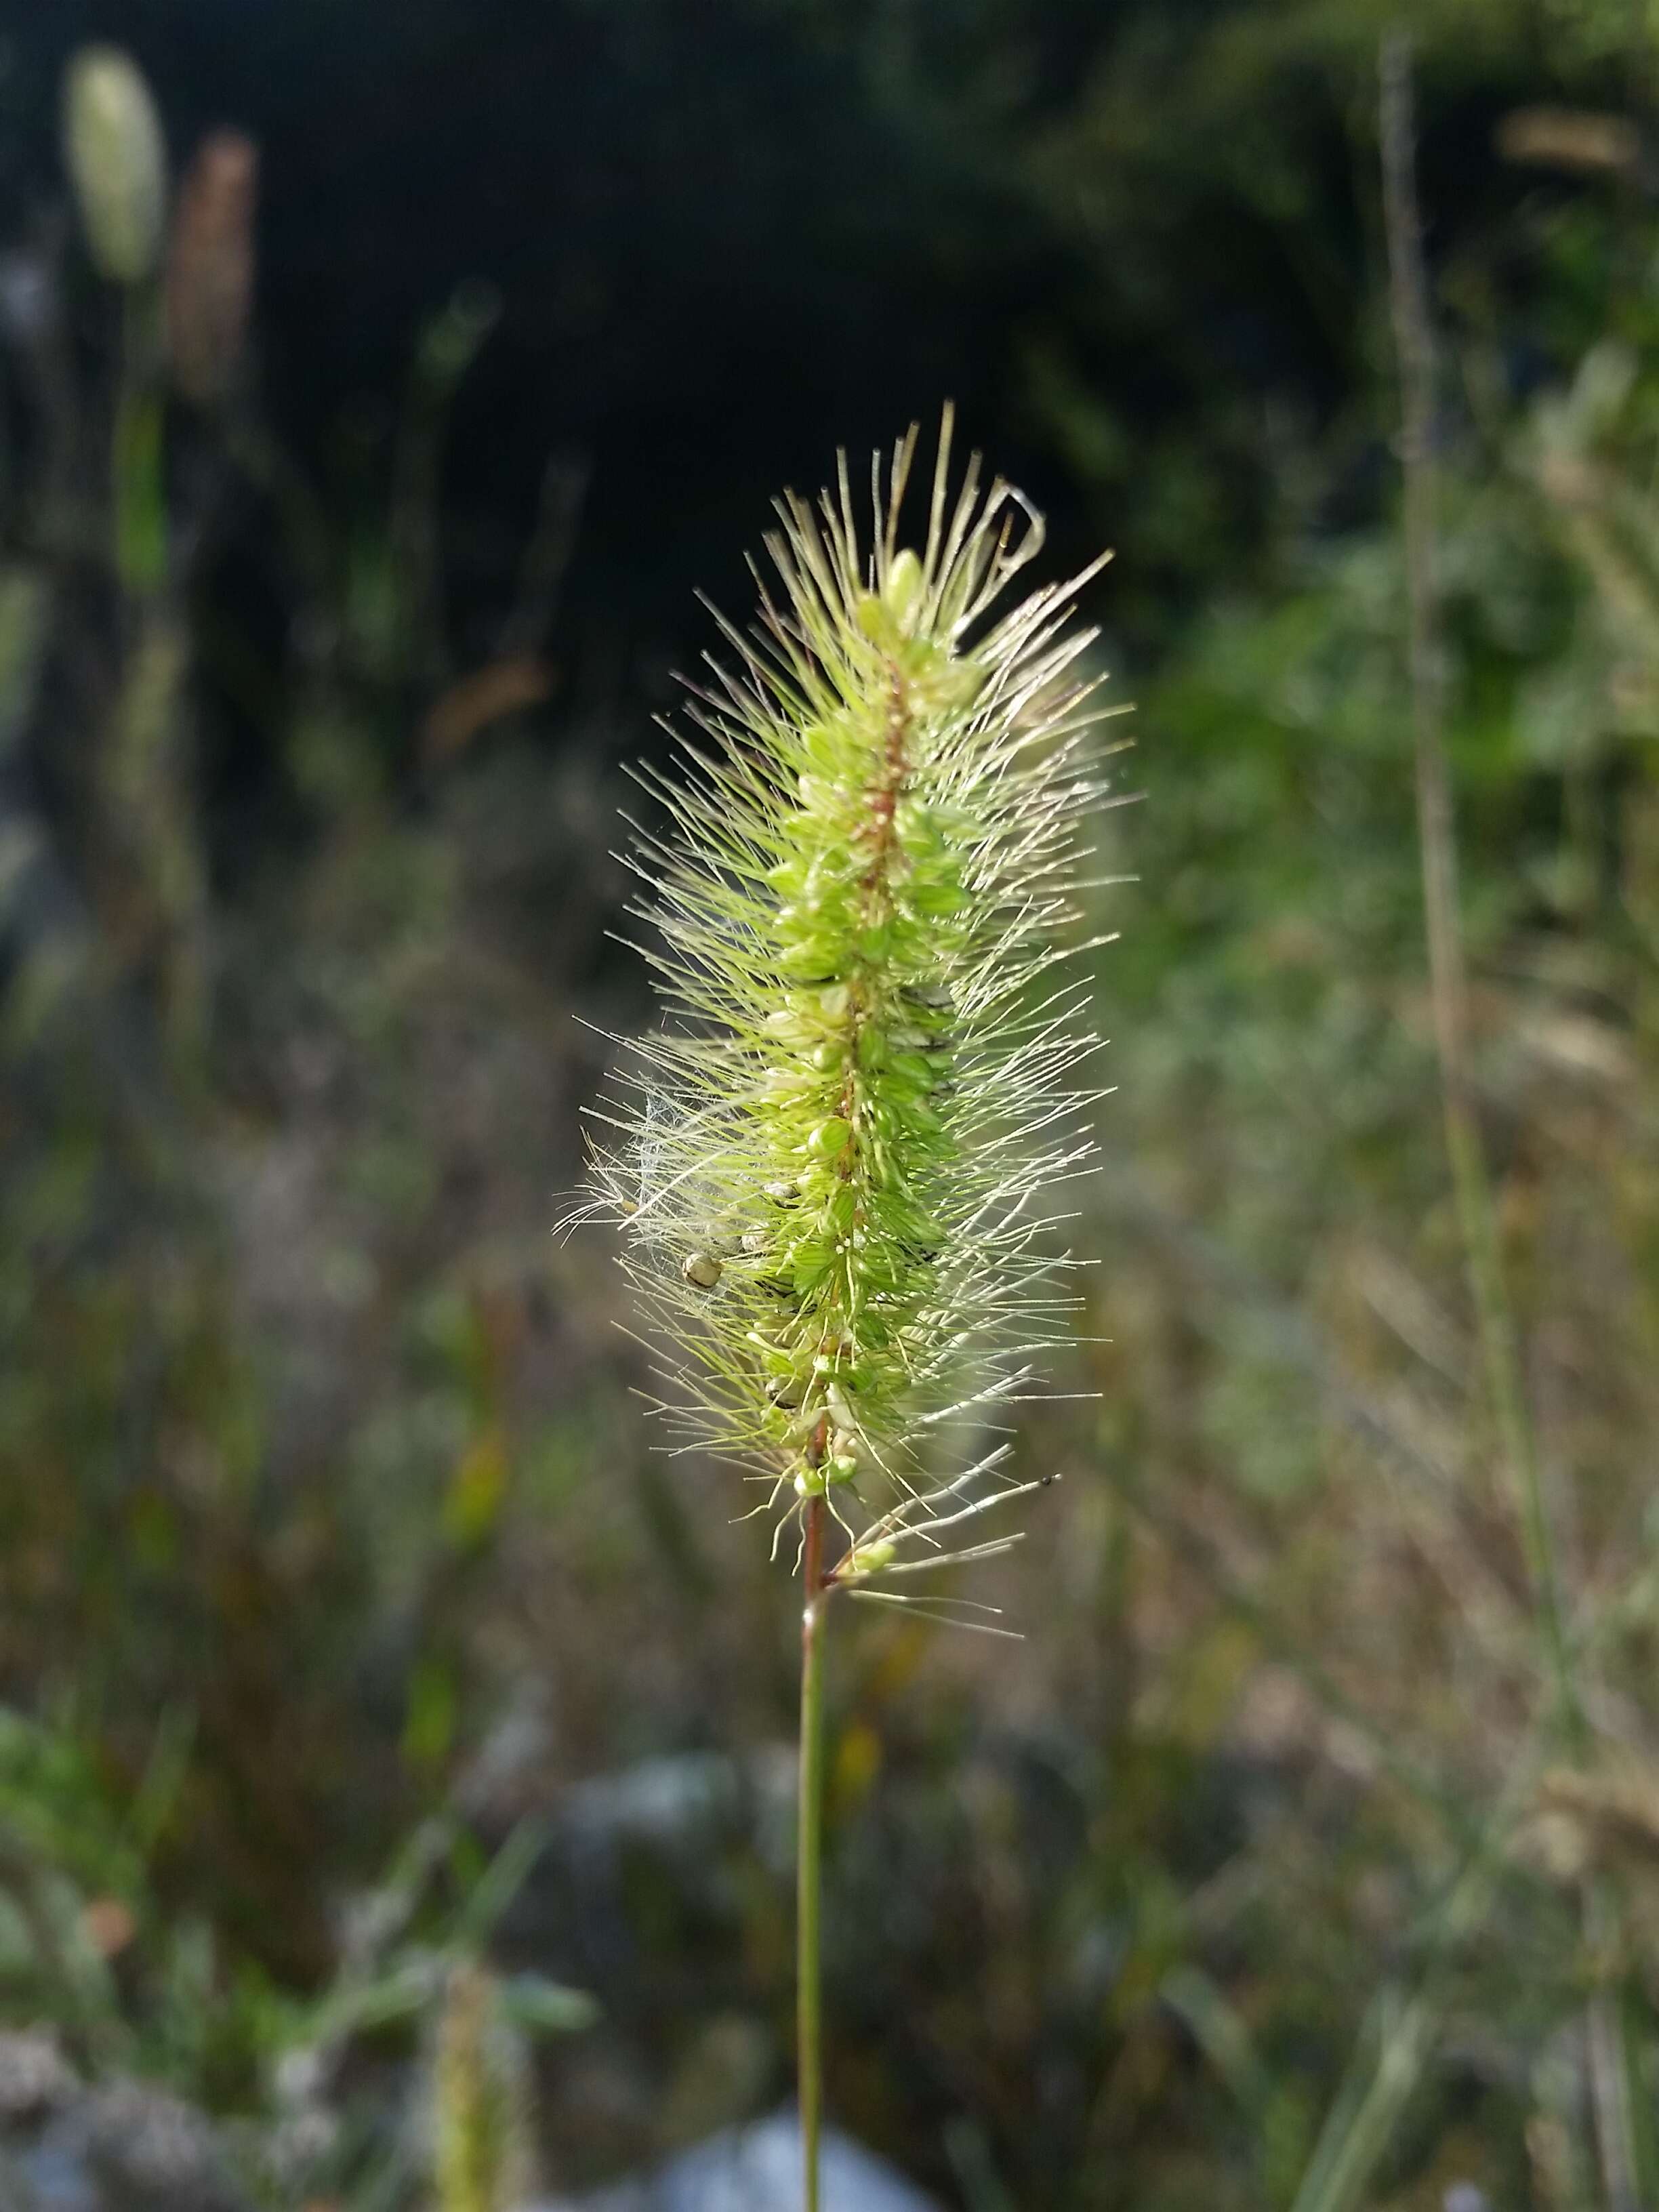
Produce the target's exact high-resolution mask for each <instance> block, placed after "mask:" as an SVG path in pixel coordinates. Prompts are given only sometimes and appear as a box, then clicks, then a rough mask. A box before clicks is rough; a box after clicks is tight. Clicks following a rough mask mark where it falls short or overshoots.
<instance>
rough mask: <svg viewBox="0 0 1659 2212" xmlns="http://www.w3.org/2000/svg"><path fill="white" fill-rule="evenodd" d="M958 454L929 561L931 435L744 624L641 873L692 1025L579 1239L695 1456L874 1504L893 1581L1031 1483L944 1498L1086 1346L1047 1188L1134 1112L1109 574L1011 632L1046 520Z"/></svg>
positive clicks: (995, 1468)
mask: <svg viewBox="0 0 1659 2212" xmlns="http://www.w3.org/2000/svg"><path fill="white" fill-rule="evenodd" d="M950 435H951V418H950V416H949V413H948V411H947V414H946V416H945V426H944V433H943V435H942V438H941V441H940V452H939V463H938V466H937V469H936V471H935V475H934V479H933V491H932V498H931V501H930V504H929V507H928V511H927V517H926V536H925V539H924V540H923V550H921V552H920V553H918V552H917V551H915V550H912V548H910V547H908V546H905V545H902V544H901V542H900V535H899V532H900V515H901V508H902V502H903V499H904V494H905V489H906V483H907V479H908V475H909V472H910V468H911V464H912V459H913V456H914V453H915V441H916V434H915V430H914V429H913V430H912V431H911V433H910V434H909V435H908V437H906V438H905V439H904V440H903V441H902V442H901V443H900V445H899V446H898V447H896V450H895V452H894V454H893V456H892V459H891V462H890V467H889V468H888V469H887V470H886V471H884V470H883V467H882V465H881V462H880V459H879V457H878V460H877V462H876V465H875V467H874V471H873V477H872V497H873V504H874V529H873V544H871V545H869V546H868V547H867V548H866V546H864V545H861V544H860V538H859V528H858V524H857V521H856V520H855V516H854V501H853V498H852V495H851V490H850V486H849V483H848V476H847V471H846V467H845V464H844V462H843V464H842V468H841V471H840V475H839V481H838V483H837V486H836V489H835V491H834V492H833V493H826V494H824V495H823V497H822V498H821V499H820V501H818V502H817V506H816V507H813V506H811V505H809V504H808V503H807V502H806V501H803V500H801V499H799V498H797V497H795V496H794V495H789V496H788V497H787V498H786V499H785V500H784V501H781V503H780V507H779V514H780V517H781V530H780V531H779V532H776V533H775V534H774V535H773V536H772V537H770V538H768V540H767V550H768V552H769V556H770V557H771V560H772V562H773V564H774V567H775V570H776V573H777V576H778V579H779V586H776V587H774V588H772V589H769V588H768V587H767V586H765V585H763V586H762V595H761V612H760V620H759V623H757V627H756V628H755V629H754V631H753V632H752V633H751V634H750V635H749V636H747V637H745V636H744V635H741V634H739V633H738V631H737V630H735V629H732V627H731V626H730V625H728V624H726V623H721V629H722V632H723V635H724V636H725V639H726V643H727V645H728V647H730V648H731V649H732V652H733V653H734V654H735V655H736V657H737V658H736V662H735V665H732V666H730V667H727V666H724V665H720V663H718V662H715V661H712V660H711V662H710V664H709V665H710V668H711V670H712V677H711V678H710V680H709V681H708V684H707V686H706V688H703V689H702V690H698V691H697V692H696V708H695V710H694V716H693V719H694V720H695V721H696V724H697V725H698V726H699V730H700V732H701V733H702V734H701V736H700V737H699V736H696V735H691V736H687V737H685V738H683V740H682V746H683V755H684V759H683V764H682V769H681V771H680V772H679V773H678V774H677V775H656V774H654V773H652V772H649V771H646V772H643V773H642V775H641V781H643V782H644V783H645V784H646V785H647V787H650V788H652V789H653V790H654V792H655V793H656V795H657V796H658V797H659V799H661V800H662V801H663V802H664V803H665V806H666V808H667V811H668V813H669V815H670V817H671V825H672V826H671V829H670V830H669V832H668V833H667V834H666V835H665V836H660V837H659V836H653V835H650V834H647V833H646V832H644V831H641V832H640V833H639V838H638V844H637V848H636V852H635V867H636V870H637V872H638V873H639V874H640V875H641V878H643V880H644V881H645V882H646V884H647V885H648V887H649V896H648V898H647V901H646V902H644V904H643V905H642V906H641V908H639V909H638V911H640V912H641V914H642V915H644V917H645V918H646V919H647V920H648V921H650V922H651V923H652V924H653V926H654V928H655V930H656V932H657V933H658V935H659V945H658V946H657V947H656V948H655V949H650V950H647V951H645V957H646V958H647V960H648V961H649V962H650V963H651V964H652V966H653V969H654V970H655V972H656V976H657V980H658V982H659V990H660V994H661V996H662V998H663V1000H664V1001H665V1017H666V1018H665V1025H664V1027H663V1029H662V1030H661V1031H660V1032H659V1034H657V1035H656V1036H652V1037H649V1038H647V1039H646V1040H644V1041H642V1042H637V1043H635V1044H634V1045H632V1046H631V1047H630V1048H629V1051H630V1065H629V1067H628V1069H627V1070H626V1071H625V1072H624V1073H623V1076H622V1078H621V1081H622V1083H623V1085H624V1089H623V1091H622V1093H621V1094H620V1095H619V1096H618V1097H616V1098H614V1099H612V1100H611V1101H609V1102H607V1105H606V1107H605V1109H603V1110H601V1111H600V1112H599V1115H598V1119H599V1122H600V1124H601V1125H602V1126H604V1127H608V1128H609V1129H610V1130H611V1133H612V1136H611V1139H608V1140H604V1141H601V1142H599V1144H597V1145H596V1146H595V1148H594V1159H593V1165H592V1175H593V1182H594V1185H595V1191H596V1194H595V1196H594V1198H593V1200H592V1202H591V1203H590V1204H589V1205H588V1206H585V1207H583V1208H581V1209H580V1211H579V1212H578V1214H576V1215H574V1216H573V1217H572V1218H573V1220H574V1219H578V1218H583V1217H584V1216H585V1215H601V1216H607V1217H610V1218H614V1219H616V1220H617V1221H618V1222H620V1223H621V1225H623V1232H624V1252H623V1266H624V1267H625V1268H626V1270H627V1272H628V1273H629V1276H630V1277H631V1279H632V1280H633V1282H634V1285H635V1289H636V1292H637V1295H638V1299H639V1303H640V1306H641V1310H642V1313H643V1316H644V1318H645V1320H646V1322H647V1327H648V1329H649V1332H650V1335H651V1339H652V1340H653V1343H654V1344H655V1345H656V1346H658V1347H659V1348H660V1350H661V1352H662V1354H663V1360H664V1369H665V1375H666V1377H667V1379H668V1388H667V1389H666V1391H665V1395H664V1397H663V1400H662V1401H661V1405H660V1407H659V1410H660V1412H661V1413H662V1414H663V1415H664V1417H665V1419H666V1420H667V1421H668V1422H669V1423H670V1425H671V1427H672V1428H673V1430H674V1431H675V1435H676V1441H677V1443H681V1444H683V1445H684V1447H686V1448H688V1449H693V1448H700V1449H712V1450H714V1452H716V1453H718V1454H721V1455H726V1456H729V1457H732V1458H735V1459H736V1460H738V1462H741V1463H742V1464H743V1465H744V1468H745V1469H746V1470H747V1471H748V1472H750V1474H754V1475H756V1476H757V1477H758V1478H759V1479H760V1480H763V1481H764V1482H765V1483H766V1484H767V1486H768V1488H769V1500H770V1502H774V1503H775V1502H776V1500H777V1499H778V1498H780V1497H784V1496H787V1497H788V1499H789V1503H790V1504H791V1506H792V1507H793V1506H794V1505H795V1504H796V1503H797V1501H799V1500H800V1499H805V1498H812V1497H818V1496H823V1497H826V1498H827V1500H828V1502H829V1505H830V1507H831V1509H832V1510H834V1511H835V1512H836V1516H837V1517H838V1518H840V1519H841V1520H842V1522H843V1523H844V1524H845V1525H846V1526H847V1527H848V1530H849V1533H850V1532H851V1531H852V1529H853V1526H854V1524H853V1522H852V1521H851V1520H850V1519H849V1518H848V1515H849V1512H858V1513H859V1514H860V1519H861V1521H862V1522H864V1523H866V1524H867V1525H865V1527H864V1533H863V1535H862V1538H861V1540H860V1547H859V1549H858V1550H856V1551H854V1552H852V1553H848V1555H847V1557H846V1558H845V1559H843V1561H842V1570H841V1573H842V1579H843V1580H848V1581H857V1582H859V1583H864V1582H866V1581H867V1579H868V1577H869V1576H870V1575H872V1573H875V1572H877V1571H883V1572H896V1571H903V1568H904V1564H905V1563H904V1562H903V1560H902V1558H899V1557H896V1553H898V1550H899V1547H902V1544H903V1542H904V1541H905V1540H906V1539H907V1538H908V1537H912V1536H922V1535H923V1534H924V1532H925V1531H927V1532H931V1531H932V1530H933V1529H936V1528H938V1527H939V1526H940V1525H942V1523H943V1521H944V1519H945V1518H946V1517H948V1518H949V1519H951V1520H956V1519H958V1518H961V1517H963V1516H966V1515H967V1514H969V1513H970V1512H973V1511H976V1510H979V1506H980V1504H984V1503H989V1502H991V1495H990V1493H992V1492H996V1491H998V1490H1001V1491H1002V1492H1005V1493H1006V1491H1007V1490H1008V1489H1009V1488H1011V1487H1013V1485H1012V1479H1011V1478H1010V1477H1009V1476H1007V1475H1006V1474H1004V1473H1002V1472H1001V1468H1002V1464H1003V1461H1004V1459H1005V1458H1006V1448H1004V1449H995V1450H993V1451H992V1452H990V1453H989V1454H988V1455H987V1456H985V1457H983V1458H981V1459H980V1460H978V1461H977V1462H975V1463H974V1464H972V1465H971V1466H969V1467H966V1468H961V1469H960V1471H959V1472H957V1474H955V1475H954V1476H953V1477H951V1479H949V1480H946V1481H945V1483H944V1485H943V1486H942V1487H936V1488H934V1489H933V1490H932V1491H928V1490H927V1488H926V1487H925V1478H926V1477H927V1470H928V1467H929V1463H930V1461H931V1460H932V1457H933V1454H932V1451H931V1449H930V1442H929V1440H930V1438H933V1437H936V1436H938V1435H939V1433H940V1432H941V1431H942V1430H943V1429H944V1428H945V1426H946V1425H947V1424H949V1423H950V1422H951V1419H953V1417H954V1416H957V1415H958V1414H962V1415H968V1414H970V1413H972V1412H973V1411H974V1409H975V1408H981V1407H993V1406H994V1405H996V1404H998V1403H1001V1402H1006V1401H1008V1400H1010V1399H1012V1398H1015V1397H1018V1396H1019V1395H1022V1394H1023V1393H1024V1389H1026V1388H1027V1387H1028V1386H1029V1385H1030V1383H1031V1382H1032V1381H1033V1379H1034V1378H1035V1376H1036V1374H1037V1372H1038V1370H1039V1366H1040V1364H1041V1360H1042V1353H1043V1352H1044V1351H1045V1350H1046V1349H1047V1348H1048V1347H1049V1346H1051V1344H1052V1343H1053V1342H1054V1332H1055V1330H1056V1328H1060V1327H1061V1326H1062V1323H1063V1316H1064V1312H1065V1310H1066V1308H1067V1307H1068V1306H1069V1305H1070V1304H1072V1303H1073V1301H1072V1300H1071V1299H1070V1298H1069V1297H1067V1296H1066V1294H1065V1291H1064V1287H1063V1284H1062V1283H1061V1281H1060V1279H1059V1278H1060V1273H1061V1272H1062V1271H1063V1269H1064V1267H1066V1265H1067V1264H1068V1263H1067V1262H1066V1261H1065V1260H1064V1259H1057V1258H1056V1257H1055V1256H1054V1255H1053V1253H1052V1251H1051V1249H1050V1246H1049V1242H1048V1237H1047V1236H1046V1234H1045V1232H1046V1231H1047V1229H1048V1225H1049V1223H1050V1219H1051V1209H1050V1207H1049V1206H1047V1205H1045V1203H1044V1200H1043V1196H1042V1194H1043V1193H1044V1192H1045V1191H1051V1190H1052V1189H1053V1188H1054V1186H1055V1185H1056V1184H1058V1183H1060V1182H1064V1181H1065V1180H1066V1178H1067V1177H1069V1176H1073V1175H1075V1174H1076V1173H1077V1172H1078V1171H1079V1170H1080V1168H1081V1167H1082V1166H1083V1164H1085V1160H1086V1158H1087V1157H1088V1153H1089V1150H1090V1147H1089V1145H1088V1142H1087V1139H1086V1135H1085V1133H1083V1132H1082V1131H1081V1128H1080V1124H1081V1122H1082V1121H1083V1119H1084V1116H1085V1109H1086V1108H1087V1107H1088V1106H1089V1104H1090V1103H1091V1100H1092V1099H1093V1098H1094V1097H1097V1096H1098V1095H1099V1094H1098V1093H1095V1092H1090V1091H1085V1090H1082V1089H1079V1088H1078V1087H1077V1085H1076V1083H1075V1071H1076V1070H1077V1067H1078V1064H1079V1061H1080V1060H1082V1059H1083V1058H1084V1056H1085V1054H1087V1053H1088V1052H1089V1051H1090V1050H1091V1048H1092V1046H1093V1042H1094V1040H1093V1038H1092V1037H1091V1036H1090V1034H1089V1033H1088V1030H1087V1025H1086V1022H1085V1021H1084V1020H1083V1018H1082V1017H1083V1012H1084V1000H1085V992H1086V983H1085V981H1081V980H1075V979H1074V980H1073V981H1067V980H1066V976H1065V975H1064V974H1063V973H1062V972H1060V971H1061V968H1062V963H1064V962H1065V961H1066V959H1067V958H1068V957H1070V954H1068V952H1067V951H1066V945H1067V944H1068V941H1071V940H1074V939H1075V935H1076V927H1075V926H1076V922H1077V920H1078V915H1077V912H1076V893H1077V891H1078V890H1079V888H1080V885H1079V880H1078V878H1079V864H1080V862H1081V860H1082V857H1083V852H1082V829H1083V824H1084V823H1085V817H1087V816H1088V814H1089V813H1090V811H1091V810H1092V809H1093V808H1094V807H1095V806H1096V805H1097V803H1098V801H1099V799H1100V798H1101V795H1102V791H1103V786H1102V785H1101V784H1100V782H1099V781H1098V780H1097V775H1096V774H1095V772H1094V770H1093V769H1092V767H1091V763H1090V759H1089V757H1088V753H1089V738H1088V732H1089V731H1090V728H1091V725H1092V724H1093V723H1095V722H1096V721H1097V720H1100V719H1101V716H1100V713H1099V711H1098V710H1097V708H1095V707H1094V705H1093V702H1092V700H1091V690H1092V688H1093V687H1092V685H1091V684H1089V683H1088V682H1083V681H1079V680H1078V678H1077V677H1076V674H1075V670H1076V666H1077V664H1078V659H1079V654H1081V653H1083V652H1084V650H1085V647H1087V646H1088V645H1089V643H1090V642H1091V637H1092V635H1093V634H1092V633H1091V632H1080V631H1078V630H1076V629H1072V628H1070V627H1069V626H1068V617H1069V615H1070V611H1071V603H1072V599H1073V593H1074V592H1075V591H1076V589H1077V587H1078V586H1079V584H1081V583H1082V582H1083V581H1084V580H1085V578H1084V577H1079V578H1076V579H1074V580H1073V582H1072V583H1070V584H1068V585H1064V586H1046V587H1044V588H1042V589H1039V590H1037V591H1036V592H1033V593H1032V594H1031V595H1030V597H1028V598H1026V599H1024V600H1023V601H1022V602H1020V603H1019V604H1018V605H1016V606H1014V607H1013V608H1012V611H1008V612H1006V613H1003V614H1001V615H1000V617H998V616H997V615H996V614H995V613H994V607H995V605H996V603H997V602H998V601H999V599H1000V598H1001V596H1002V594H1003V593H1004V592H1005V590H1006V586H1007V585H1008V583H1009V581H1010V580H1011V579H1012V577H1013V576H1014V574H1016V572H1017V571H1018V570H1019V569H1020V568H1023V567H1024V564H1025V563H1026V562H1028V561H1029V560H1030V558H1031V557H1032V556H1033V555H1034V554H1035V553H1036V550H1037V549H1038V547H1039V545H1040V544H1041V542H1042V525H1041V521H1040V520H1039V518H1038V517H1037V516H1036V513H1034V512H1033V511H1032V510H1031V508H1030V507H1029V506H1028V505H1027V504H1026V502H1025V501H1024V499H1023V498H1022V497H1021V496H1020V495H1019V494H1018V492H1015V491H1014V490H1012V489H1011V488H1010V487H1009V486H1007V485H1006V484H1005V483H1001V482H1000V480H999V481H996V482H994V483H991V484H990V485H989V486H988V487H987V488H984V489H981V478H980V467H979V461H978V457H977V456H975V457H974V458H973V459H971V460H970V461H969V465H968V469H967V471H966V474H965V477H964V480H963V483H962V484H961V486H960V488H959V489H958V490H957V493H956V495H955V497H954V499H952V498H951V496H950V486H949V465H950V450H949V449H950ZM1099 565H1100V564H1099V563H1098V562H1097V563H1096V564H1095V565H1094V568H1091V569H1089V570H1087V571H1085V577H1086V576H1087V575H1091V574H1094V573H1095V568H1098V566H1099ZM1082 949H1084V948H1081V947H1077V946H1076V945H1074V943H1073V951H1077V950H1082ZM982 1477H983V1478H988V1482H987V1484H984V1485H982V1484H981V1478H982ZM1021 1487H1024V1486H1021ZM791 1493H793V1494H791ZM872 1515H874V1516H876V1518H875V1520H874V1522H870V1519H869V1516H872ZM786 1521H787V1516H786ZM783 1525H785V1523H784V1522H780V1527H782V1526H783ZM927 1541H929V1543H930V1548H931V1547H932V1538H931V1534H929V1536H928V1538H927ZM979 1548H981V1549H982V1548H983V1547H979ZM916 1564H918V1565H920V1564H921V1563H920V1562H917V1563H916Z"/></svg>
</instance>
